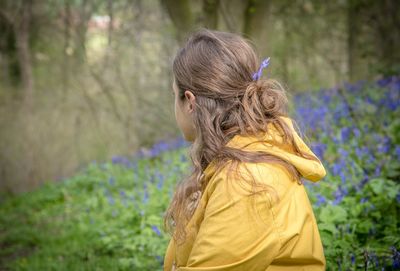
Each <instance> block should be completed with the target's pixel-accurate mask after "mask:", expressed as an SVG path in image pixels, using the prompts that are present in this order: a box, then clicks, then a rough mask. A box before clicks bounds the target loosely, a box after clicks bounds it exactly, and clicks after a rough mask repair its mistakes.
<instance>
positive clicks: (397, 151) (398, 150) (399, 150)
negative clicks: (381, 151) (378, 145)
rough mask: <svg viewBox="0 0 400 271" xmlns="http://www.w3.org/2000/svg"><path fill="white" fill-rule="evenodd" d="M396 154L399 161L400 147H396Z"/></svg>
mask: <svg viewBox="0 0 400 271" xmlns="http://www.w3.org/2000/svg"><path fill="white" fill-rule="evenodd" d="M394 153H395V154H396V156H397V160H400V146H396V148H395V149H394Z"/></svg>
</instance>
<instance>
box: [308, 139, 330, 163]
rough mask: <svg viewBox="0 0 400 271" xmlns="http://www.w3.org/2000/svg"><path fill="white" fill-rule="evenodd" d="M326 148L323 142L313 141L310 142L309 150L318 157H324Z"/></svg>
mask: <svg viewBox="0 0 400 271" xmlns="http://www.w3.org/2000/svg"><path fill="white" fill-rule="evenodd" d="M326 149H327V147H326V145H325V144H324V143H317V142H314V143H312V144H311V150H312V151H313V152H314V153H315V155H316V156H317V157H318V158H320V159H323V158H324V154H325V151H326Z"/></svg>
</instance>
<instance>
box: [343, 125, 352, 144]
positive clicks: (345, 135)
mask: <svg viewBox="0 0 400 271" xmlns="http://www.w3.org/2000/svg"><path fill="white" fill-rule="evenodd" d="M350 134H351V128H350V127H343V128H341V129H340V136H341V139H342V141H343V142H347V141H349V139H350Z"/></svg>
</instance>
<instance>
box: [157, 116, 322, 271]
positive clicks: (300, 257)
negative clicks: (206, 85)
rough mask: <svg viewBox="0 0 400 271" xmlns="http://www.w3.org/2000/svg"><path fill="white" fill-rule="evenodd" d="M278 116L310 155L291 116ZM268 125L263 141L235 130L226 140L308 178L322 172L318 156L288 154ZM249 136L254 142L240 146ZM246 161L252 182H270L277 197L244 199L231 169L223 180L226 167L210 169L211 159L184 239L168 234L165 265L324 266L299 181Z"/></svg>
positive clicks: (186, 268)
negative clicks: (275, 159) (176, 239)
mask: <svg viewBox="0 0 400 271" xmlns="http://www.w3.org/2000/svg"><path fill="white" fill-rule="evenodd" d="M283 119H284V120H285V121H286V123H288V124H289V126H290V127H291V128H292V131H293V134H294V137H295V140H296V143H297V145H298V146H299V147H300V149H301V150H302V151H305V152H307V153H309V154H312V155H314V156H315V154H314V153H313V152H312V151H311V150H310V149H309V148H308V146H307V145H306V144H305V143H304V141H303V140H302V139H301V138H300V137H299V135H298V134H297V133H296V132H295V130H294V129H293V124H292V121H291V119H290V118H286V117H283ZM271 127H272V129H270V131H271V132H270V133H269V134H266V135H265V141H266V143H267V144H266V145H265V144H261V143H258V142H255V141H256V139H255V138H254V137H244V136H241V135H236V136H234V137H233V138H232V139H231V140H230V141H229V142H228V144H227V145H228V146H230V147H234V148H242V149H244V150H246V151H264V152H268V153H271V154H274V155H276V156H279V157H280V158H283V159H285V160H286V161H289V162H290V163H291V164H292V165H294V166H295V167H296V168H297V170H298V171H299V172H300V173H301V175H302V177H303V178H305V179H308V180H310V181H313V182H317V181H319V180H320V179H322V178H323V177H324V176H325V175H326V171H325V168H324V167H323V165H322V164H321V162H320V161H319V162H317V161H312V160H308V159H305V158H302V157H300V156H297V155H295V154H293V152H291V151H290V150H289V148H288V147H287V146H285V145H283V144H281V143H282V138H281V137H280V136H279V134H278V133H277V130H276V129H274V128H273V126H272V125H271ZM251 142H254V143H253V144H251V145H249V146H246V147H245V145H247V144H248V143H251ZM246 167H247V168H248V169H249V170H250V172H251V173H252V174H253V175H254V177H255V179H256V181H257V182H263V183H266V184H268V185H270V186H272V187H273V188H274V189H275V190H276V191H277V192H278V195H279V198H280V201H279V202H276V201H275V202H274V201H273V198H272V197H271V196H270V195H268V194H262V196H261V197H260V196H256V197H255V199H256V200H255V202H252V201H249V200H248V199H249V197H248V196H246V195H248V192H246V190H245V189H243V188H241V187H243V185H241V186H240V185H235V183H234V182H232V180H233V179H232V178H234V175H232V176H233V177H232V178H231V179H229V181H230V184H229V185H228V184H227V181H226V178H224V176H226V171H224V170H223V171H220V172H219V173H216V174H214V173H215V171H214V168H213V167H212V163H210V165H209V166H208V167H207V168H206V170H205V172H204V174H205V175H207V176H210V177H211V179H210V181H209V183H208V185H207V187H206V189H205V191H204V193H203V194H202V196H201V198H200V202H199V204H198V206H197V208H196V210H195V212H194V214H193V217H192V219H191V220H190V221H189V223H188V225H187V227H186V230H187V238H186V240H185V243H184V244H182V245H180V246H178V245H176V244H175V242H174V240H173V238H171V241H170V243H169V245H168V248H167V251H166V254H165V258H164V270H165V271H170V270H178V271H194V270H204V271H211V270H213V271H228V270H232V271H239V270H240V271H251V270H254V271H264V270H268V271H276V270H282V271H287V270H293V271H294V270H296V271H299V270H307V271H314V270H325V265H326V262H325V257H324V251H323V247H322V243H321V239H320V235H319V231H318V227H317V223H316V220H315V217H314V213H313V210H312V206H311V204H310V201H309V199H308V196H307V193H306V190H305V188H304V185H299V184H298V183H297V182H295V181H293V180H291V178H290V175H289V173H288V171H286V170H285V169H284V168H283V167H282V166H278V165H274V164H268V163H246ZM228 168H229V167H228ZM240 168H241V167H239V170H240V172H243V173H245V171H242V170H241V169H240ZM244 176H245V175H244ZM241 183H242V184H243V183H244V182H241ZM232 184H233V185H232ZM232 187H233V188H234V189H231V188H232ZM248 187H249V186H247V188H248ZM228 193H229V194H230V195H231V197H229V196H228ZM246 193H247V194H246ZM252 204H255V206H256V207H257V209H258V210H259V212H258V213H259V215H260V216H258V217H259V218H257V214H256V213H257V212H255V211H253V210H254V209H252V208H250V206H251V205H252ZM253 206H254V205H253ZM260 218H262V220H260ZM196 225H197V226H196Z"/></svg>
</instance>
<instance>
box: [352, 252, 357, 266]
mask: <svg viewBox="0 0 400 271" xmlns="http://www.w3.org/2000/svg"><path fill="white" fill-rule="evenodd" d="M355 262H356V257H355V256H354V254H353V253H352V254H351V263H352V264H354V263H355Z"/></svg>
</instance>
